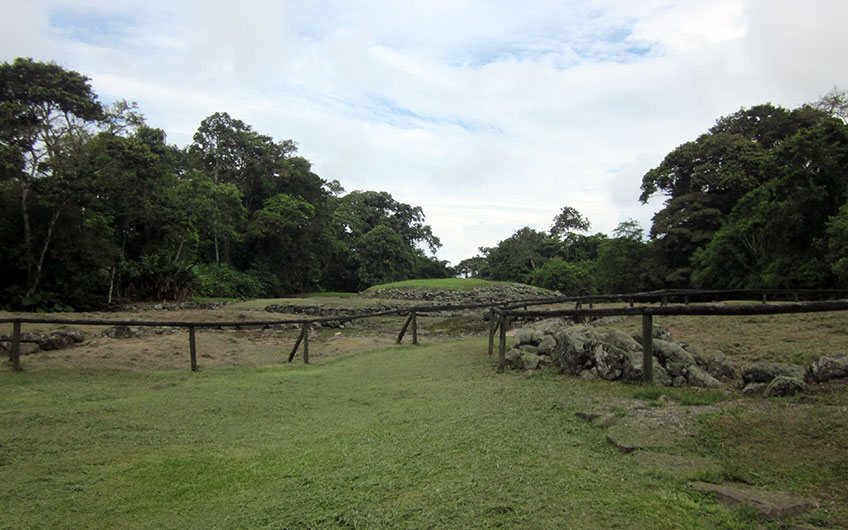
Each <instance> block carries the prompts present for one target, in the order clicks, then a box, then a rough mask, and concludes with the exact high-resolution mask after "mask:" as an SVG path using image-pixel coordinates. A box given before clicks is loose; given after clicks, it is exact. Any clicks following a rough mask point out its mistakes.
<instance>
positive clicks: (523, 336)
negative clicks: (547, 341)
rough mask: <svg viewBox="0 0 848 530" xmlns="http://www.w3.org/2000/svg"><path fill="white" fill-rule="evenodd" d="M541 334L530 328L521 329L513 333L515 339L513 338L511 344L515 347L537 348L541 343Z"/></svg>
mask: <svg viewBox="0 0 848 530" xmlns="http://www.w3.org/2000/svg"><path fill="white" fill-rule="evenodd" d="M542 336H543V334H542V332H541V331H538V330H535V329H531V328H521V329H518V330H516V331H515V337H514V338H513V341H512V344H513V346H515V347H518V346H524V345H529V346H538V345H539V343H540V342H542Z"/></svg>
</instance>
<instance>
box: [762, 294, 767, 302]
mask: <svg viewBox="0 0 848 530" xmlns="http://www.w3.org/2000/svg"><path fill="white" fill-rule="evenodd" d="M766 302H768V298H767V295H766V293H763V303H764V304H765V303H766Z"/></svg>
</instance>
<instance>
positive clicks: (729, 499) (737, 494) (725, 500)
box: [692, 482, 813, 519]
mask: <svg viewBox="0 0 848 530" xmlns="http://www.w3.org/2000/svg"><path fill="white" fill-rule="evenodd" d="M692 487H693V488H695V489H697V490H698V491H701V492H704V493H708V494H710V495H713V496H714V497H715V498H716V500H718V501H719V502H720V503H722V504H723V505H725V506H728V507H734V506H738V505H744V506H750V507H752V508H754V509H755V510H756V511H757V513H758V514H759V515H760V517H762V518H764V519H780V518H785V517H795V516H797V515H800V514H802V513H804V512H806V511H808V510H810V509H812V508H813V503H812V502H810V501H808V500H806V499H802V498H799V497H795V496H792V495H789V494H786V493H781V492H775V491H764V490H759V489H755V488H751V487H749V486H742V485H736V484H734V485H733V486H729V485H726V484H709V483H706V482H694V483H692Z"/></svg>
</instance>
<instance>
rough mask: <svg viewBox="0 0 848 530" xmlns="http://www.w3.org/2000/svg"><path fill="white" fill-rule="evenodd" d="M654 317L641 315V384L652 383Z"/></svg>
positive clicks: (646, 314) (645, 314)
mask: <svg viewBox="0 0 848 530" xmlns="http://www.w3.org/2000/svg"><path fill="white" fill-rule="evenodd" d="M653 320H654V317H653V315H650V314H648V313H644V314H643V315H642V383H643V384H645V385H650V384H651V383H653V382H654V322H653Z"/></svg>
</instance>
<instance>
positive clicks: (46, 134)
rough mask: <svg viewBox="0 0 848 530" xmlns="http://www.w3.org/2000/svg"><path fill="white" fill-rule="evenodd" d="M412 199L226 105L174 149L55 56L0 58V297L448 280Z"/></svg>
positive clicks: (84, 304) (176, 293) (259, 290)
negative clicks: (351, 183) (346, 173)
mask: <svg viewBox="0 0 848 530" xmlns="http://www.w3.org/2000/svg"><path fill="white" fill-rule="evenodd" d="M439 246H440V243H439V240H438V238H436V237H435V236H434V235H433V233H432V230H431V229H430V227H429V226H428V225H427V224H425V217H424V213H423V212H422V210H421V208H419V207H416V206H411V205H409V204H403V203H400V202H398V201H396V200H394V199H393V198H392V196H391V195H389V194H388V193H385V192H375V191H354V192H351V193H347V194H345V191H344V189H343V188H342V186H341V185H340V184H339V183H338V182H337V181H327V180H324V179H322V178H321V177H319V176H318V175H316V174H315V173H314V172H313V171H312V168H311V164H310V163H309V161H308V160H306V159H305V158H303V157H301V156H298V155H297V148H296V145H295V143H294V142H293V141H291V140H281V141H280V140H275V139H273V138H271V137H269V136H265V135H263V134H260V133H259V132H257V131H254V130H253V128H252V127H251V126H250V125H248V124H246V123H244V122H242V121H240V120H238V119H235V118H233V117H231V116H229V115H228V114H226V113H223V112H218V113H215V114H213V115H211V116H209V117H208V118H206V119H204V120H203V121H202V122H201V123H200V126H199V127H198V129H197V132H196V133H195V135H194V141H193V142H192V144H191V145H189V146H188V147H187V148H185V149H180V148H177V147H176V146H173V145H169V144H168V143H167V142H166V137H165V133H164V132H163V131H162V130H160V129H156V128H153V127H150V126H149V125H147V124H146V122H145V120H144V118H143V116H142V115H141V114H140V113H139V111H138V109H137V107H136V105H135V104H131V103H127V102H125V101H118V102H116V103H114V104H112V105H110V106H104V105H102V104H101V103H100V102H99V101H98V98H97V95H96V94H95V93H94V92H93V91H92V88H91V86H90V84H89V80H88V78H86V77H85V76H83V75H81V74H79V73H77V72H74V71H70V70H67V69H64V68H62V67H60V66H58V65H56V64H53V63H41V62H36V61H33V60H31V59H17V60H15V61H14V62H11V63H3V64H0V278H2V283H0V306H4V307H10V308H15V309H34V310H37V309H47V310H61V309H67V308H71V307H73V308H89V307H98V306H103V305H106V304H108V303H111V302H115V301H119V300H121V299H134V300H138V299H156V300H165V299H168V300H174V299H184V298H186V297H188V296H190V295H202V296H213V297H257V296H279V295H284V294H287V293H295V292H303V291H313V290H319V289H321V290H339V291H355V290H358V289H363V288H366V287H368V286H370V285H373V284H375V283H382V282H387V281H394V280H403V279H407V278H411V277H419V278H428V277H448V276H452V275H453V274H454V272H453V271H452V270H451V269H450V267H449V266H448V264H447V263H446V262H443V261H439V260H438V259H436V258H435V257H431V256H428V255H427V254H426V253H425V252H424V251H423V250H421V249H422V248H427V249H429V250H430V252H432V253H434V252H435V251H436V249H437V248H438V247H439Z"/></svg>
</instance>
